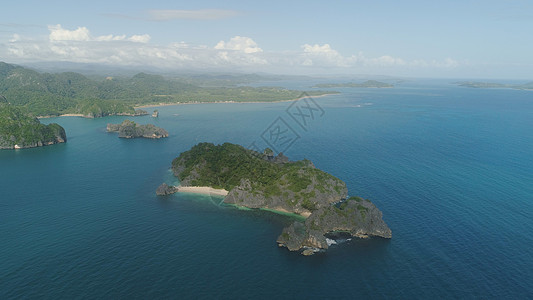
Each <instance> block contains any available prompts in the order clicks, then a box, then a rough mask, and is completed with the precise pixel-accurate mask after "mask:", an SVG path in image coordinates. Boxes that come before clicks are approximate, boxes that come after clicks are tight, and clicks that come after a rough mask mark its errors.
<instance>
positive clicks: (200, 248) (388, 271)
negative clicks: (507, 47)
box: [0, 80, 533, 299]
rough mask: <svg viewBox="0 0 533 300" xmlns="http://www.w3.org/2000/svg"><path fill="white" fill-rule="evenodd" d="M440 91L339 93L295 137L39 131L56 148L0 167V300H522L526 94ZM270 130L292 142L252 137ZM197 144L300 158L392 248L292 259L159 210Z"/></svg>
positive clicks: (224, 120) (238, 115) (167, 204)
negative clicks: (335, 180) (379, 222)
mask: <svg viewBox="0 0 533 300" xmlns="http://www.w3.org/2000/svg"><path fill="white" fill-rule="evenodd" d="M450 82H453V80H451V81H445V80H426V81H422V80H418V81H406V82H401V83H397V84H396V87H394V88H391V89H354V88H337V89H335V90H339V91H341V92H342V93H341V94H339V95H330V96H325V97H317V98H313V100H312V101H311V102H309V103H310V104H311V105H312V107H313V108H314V109H315V110H313V112H311V111H309V113H313V116H312V117H310V118H307V119H306V122H305V124H302V120H303V119H298V118H294V119H293V118H292V117H291V116H290V115H289V113H290V112H291V104H292V103H291V102H280V103H258V104H253V103H250V104H230V103H220V104H193V105H177V106H165V107H158V108H157V109H158V110H159V112H160V116H159V118H151V117H150V116H143V117H135V118H134V120H135V121H136V122H138V123H142V124H145V123H153V124H155V125H156V126H160V127H163V128H165V129H167V130H168V132H169V133H170V137H169V138H167V139H160V140H146V139H134V140H124V139H119V138H118V137H117V135H116V134H112V133H107V132H106V130H105V128H106V124H107V123H119V122H121V121H122V120H124V119H126V118H127V117H106V118H100V119H84V118H78V117H60V118H50V119H42V120H41V121H42V122H43V123H51V122H56V123H59V124H60V125H61V126H63V127H64V128H65V129H66V131H67V135H68V142H67V143H66V144H59V145H54V146H48V147H42V148H34V149H24V150H17V151H8V150H3V151H0V170H1V172H0V241H1V244H2V246H1V247H0V299H19V298H23V299H74V298H79V299H95V298H114V299H116V298H127V299H130V298H149V299H153V298H175V299H187V298H189V299H190V298H194V299H196V298H204V299H212V298H229V299H250V298H254V299H255V298H281V299H283V298H291V299H292V298H299V299H302V298H375V299H380V298H403V299H428V298H439V299H441V298H482V299H487V298H496V299H521V298H522V299H526V298H532V297H533V281H532V280H531V278H533V248H532V246H533V237H532V235H533V92H531V91H520V90H510V89H470V88H464V87H457V86H455V85H453V84H450ZM276 84H286V85H287V86H291V87H293V86H296V87H301V88H309V86H311V85H312V84H309V83H306V82H286V83H277V82H276ZM151 110H152V109H149V111H150V112H151ZM287 112H289V113H287ZM280 120H281V121H280ZM276 122H278V123H276ZM279 122H282V123H279ZM279 124H282V125H284V126H286V129H287V130H289V133H291V134H292V137H293V142H292V144H290V145H287V144H284V145H278V144H275V142H273V141H272V140H269V136H268V134H265V133H268V132H269V131H268V130H270V129H272V128H274V127H275V126H277V125H279ZM273 126H274V127H273ZM199 142H212V143H217V144H219V143H224V142H231V143H238V144H241V145H243V146H246V147H249V146H251V147H257V148H261V149H262V148H264V147H267V146H272V145H273V146H275V147H277V149H276V150H278V151H283V152H284V153H285V154H286V155H287V156H288V157H289V158H291V159H292V160H299V159H303V158H307V159H310V160H311V161H312V162H313V163H314V164H315V166H317V167H318V168H320V169H322V170H324V171H327V172H329V173H331V174H333V175H335V176H337V177H339V178H340V179H342V180H344V181H345V182H346V183H347V186H348V190H349V194H350V195H353V196H355V195H357V196H361V197H364V198H367V199H370V200H371V201H372V202H373V203H374V204H376V206H377V207H378V208H379V209H380V210H381V211H382V212H383V219H384V220H385V222H386V223H387V224H388V225H389V227H390V228H391V229H392V239H390V240H386V239H381V238H371V239H364V240H360V239H353V240H351V241H348V242H346V243H343V244H340V245H333V246H332V247H331V248H330V249H329V250H328V251H327V253H325V254H318V255H314V256H311V257H303V256H301V255H299V254H296V253H291V252H289V251H288V250H287V249H284V248H278V246H277V244H276V242H275V241H276V238H277V236H278V235H279V234H280V232H281V230H282V228H283V227H284V226H286V225H287V224H289V223H290V222H291V220H290V219H289V218H288V217H286V216H281V215H276V214H271V213H268V212H260V211H242V210H237V209H234V208H231V207H225V206H222V205H219V203H220V198H216V197H209V196H201V195H193V194H174V195H172V196H167V197H157V196H156V195H155V189H156V188H157V187H158V186H159V184H161V183H162V182H167V183H174V184H176V183H177V179H176V178H174V177H173V176H172V174H171V172H170V171H169V167H170V163H171V161H172V159H173V158H175V157H176V156H178V155H179V153H181V152H182V151H186V150H188V149H189V148H190V147H192V146H193V145H195V144H197V143H199ZM269 143H270V144H269Z"/></svg>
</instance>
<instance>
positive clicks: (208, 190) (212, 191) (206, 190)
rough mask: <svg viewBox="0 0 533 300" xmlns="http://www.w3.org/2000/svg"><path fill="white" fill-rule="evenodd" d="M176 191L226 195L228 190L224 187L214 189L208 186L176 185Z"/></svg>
mask: <svg viewBox="0 0 533 300" xmlns="http://www.w3.org/2000/svg"><path fill="white" fill-rule="evenodd" d="M178 192H184V193H195V194H204V195H217V196H226V195H227V194H228V193H229V192H228V191H226V190H224V189H214V188H212V187H209V186H181V185H180V186H178Z"/></svg>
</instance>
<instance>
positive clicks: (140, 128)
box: [107, 120, 168, 139]
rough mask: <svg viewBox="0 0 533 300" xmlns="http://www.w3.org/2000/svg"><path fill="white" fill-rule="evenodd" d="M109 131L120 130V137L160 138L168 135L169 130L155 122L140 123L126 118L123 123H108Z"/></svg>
mask: <svg viewBox="0 0 533 300" xmlns="http://www.w3.org/2000/svg"><path fill="white" fill-rule="evenodd" d="M107 132H118V137H119V138H126V139H133V138H139V137H141V138H147V139H160V138H165V137H168V132H167V131H166V130H165V129H163V128H159V127H156V126H154V125H153V124H146V125H139V124H137V123H135V122H133V121H130V120H124V121H123V122H122V123H121V124H111V123H109V124H107Z"/></svg>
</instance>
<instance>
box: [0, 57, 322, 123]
mask: <svg viewBox="0 0 533 300" xmlns="http://www.w3.org/2000/svg"><path fill="white" fill-rule="evenodd" d="M301 93H302V91H296V90H287V89H284V88H277V87H235V86H229V87H199V86H196V85H193V84H190V83H186V82H185V80H183V78H181V79H174V80H173V79H167V78H164V77H163V76H160V75H152V74H146V73H139V74H137V75H135V76H133V77H127V78H126V77H122V78H115V77H105V75H102V76H101V78H100V79H93V78H88V77H86V76H84V75H82V74H79V73H74V72H64V73H53V74H51V73H39V72H37V71H34V70H31V69H28V68H24V67H21V66H16V65H12V64H7V63H4V62H0V94H2V95H4V96H5V97H6V98H7V99H9V102H10V103H11V104H12V105H15V106H23V107H26V108H27V110H28V111H29V112H31V113H33V114H34V115H40V116H45V115H46V116H48V115H59V114H64V113H79V114H84V115H92V116H106V115H113V114H121V113H127V114H132V113H133V112H134V111H133V106H135V105H148V104H159V103H176V102H180V103H186V102H215V101H235V102H240V101H279V100H291V99H295V98H297V97H298V96H299V95H300V94H301ZM328 93H330V92H328ZM309 94H310V95H322V94H325V92H322V91H313V92H311V93H309Z"/></svg>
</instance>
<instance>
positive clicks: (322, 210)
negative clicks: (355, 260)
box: [157, 143, 391, 255]
mask: <svg viewBox="0 0 533 300" xmlns="http://www.w3.org/2000/svg"><path fill="white" fill-rule="evenodd" d="M172 170H173V172H174V175H175V176H177V177H178V178H179V180H180V182H181V184H180V186H179V187H177V188H175V187H174V188H170V187H169V186H168V185H166V184H163V185H161V186H160V187H159V188H158V191H157V194H158V195H167V194H170V193H173V192H176V191H180V189H182V188H183V187H197V188H200V187H204V188H206V187H209V188H211V189H217V190H218V191H221V193H220V194H219V195H223V197H224V200H223V203H225V204H227V205H234V206H237V207H246V208H251V209H263V210H270V211H275V212H283V213H291V214H296V215H299V216H300V220H301V219H305V222H303V223H302V222H301V221H295V222H294V223H293V224H292V225H290V226H289V227H287V228H285V229H283V232H282V233H281V235H280V236H279V237H278V239H277V242H278V245H279V246H280V247H287V248H288V249H289V250H290V251H299V252H301V253H302V254H304V255H311V254H314V253H315V252H318V251H323V250H325V249H327V248H328V246H329V245H328V242H327V238H328V237H329V238H330V239H332V240H334V239H335V237H336V236H338V235H343V236H344V235H347V236H350V237H352V236H355V237H360V238H365V237H370V236H377V237H382V238H391V230H390V229H389V228H388V227H387V225H386V224H385V222H384V221H383V220H382V214H381V211H380V210H379V209H378V208H376V207H375V206H374V204H372V203H371V202H370V201H368V200H364V199H362V198H358V197H351V198H348V190H347V188H346V184H345V183H344V182H343V181H342V180H340V179H338V178H336V177H334V176H333V175H330V174H328V173H326V172H324V171H321V170H319V169H317V168H316V167H315V166H314V165H313V163H312V162H311V161H309V160H302V161H294V162H293V161H289V159H288V158H287V157H286V156H284V155H283V154H282V153H280V154H279V155H278V156H274V153H273V152H272V150H270V149H266V150H265V151H264V152H263V153H259V152H256V151H253V150H249V149H246V148H244V147H242V146H239V145H235V144H230V143H225V144H223V145H214V144H211V143H200V144H198V145H196V146H194V147H192V148H191V149H190V150H189V151H186V152H183V153H181V154H180V156H179V157H177V158H175V159H174V160H173V161H172ZM222 192H223V193H222Z"/></svg>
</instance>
